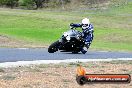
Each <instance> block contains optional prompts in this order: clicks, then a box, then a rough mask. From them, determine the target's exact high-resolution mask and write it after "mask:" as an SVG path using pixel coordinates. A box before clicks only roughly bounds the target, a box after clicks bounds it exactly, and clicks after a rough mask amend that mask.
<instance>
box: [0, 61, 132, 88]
mask: <svg viewBox="0 0 132 88" xmlns="http://www.w3.org/2000/svg"><path fill="white" fill-rule="evenodd" d="M77 64H78V63H68V64H66V63H60V64H48V65H46V64H41V65H32V66H28V67H21V66H19V67H17V68H1V70H0V71H1V72H0V88H131V87H132V83H129V84H120V85H119V84H86V85H84V86H80V85H78V84H77V83H76V80H75V79H76V68H77ZM80 64H81V65H82V66H83V67H85V68H86V71H87V73H90V74H92V73H94V74H95V73H96V74H130V75H132V69H131V68H132V61H114V62H87V63H80Z"/></svg>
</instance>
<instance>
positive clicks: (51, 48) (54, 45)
mask: <svg viewBox="0 0 132 88" xmlns="http://www.w3.org/2000/svg"><path fill="white" fill-rule="evenodd" d="M59 45H60V43H59V41H56V42H54V43H52V44H51V45H50V46H49V48H48V52H49V53H54V52H56V51H58V47H59Z"/></svg>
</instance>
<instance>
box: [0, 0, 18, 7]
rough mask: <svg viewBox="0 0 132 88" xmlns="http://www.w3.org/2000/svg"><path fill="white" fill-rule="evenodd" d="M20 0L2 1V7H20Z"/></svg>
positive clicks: (0, 3)
mask: <svg viewBox="0 0 132 88" xmlns="http://www.w3.org/2000/svg"><path fill="white" fill-rule="evenodd" d="M18 1H19V0H1V1H0V5H5V6H7V7H10V8H13V7H16V6H18Z"/></svg>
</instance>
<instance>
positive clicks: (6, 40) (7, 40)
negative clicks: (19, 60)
mask: <svg viewBox="0 0 132 88" xmlns="http://www.w3.org/2000/svg"><path fill="white" fill-rule="evenodd" d="M0 47H28V48H37V47H40V48H41V47H42V48H45V47H48V46H47V45H42V44H33V43H32V42H24V41H22V40H17V39H14V38H12V37H9V36H5V35H0Z"/></svg>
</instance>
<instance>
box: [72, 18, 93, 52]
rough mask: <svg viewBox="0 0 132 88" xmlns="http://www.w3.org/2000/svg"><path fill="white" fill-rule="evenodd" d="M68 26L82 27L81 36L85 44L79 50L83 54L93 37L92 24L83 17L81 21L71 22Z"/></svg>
mask: <svg viewBox="0 0 132 88" xmlns="http://www.w3.org/2000/svg"><path fill="white" fill-rule="evenodd" d="M70 27H71V28H74V27H75V28H78V27H81V28H82V36H83V38H84V41H85V46H84V47H83V48H82V49H81V52H82V53H83V54H85V53H86V52H87V50H88V48H89V46H90V45H91V43H92V40H93V37H94V35H93V32H94V28H93V25H92V24H91V23H90V21H89V19H88V18H84V19H83V20H82V23H77V24H76V23H71V24H70ZM85 47H86V48H85ZM86 49H87V50H86Z"/></svg>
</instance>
